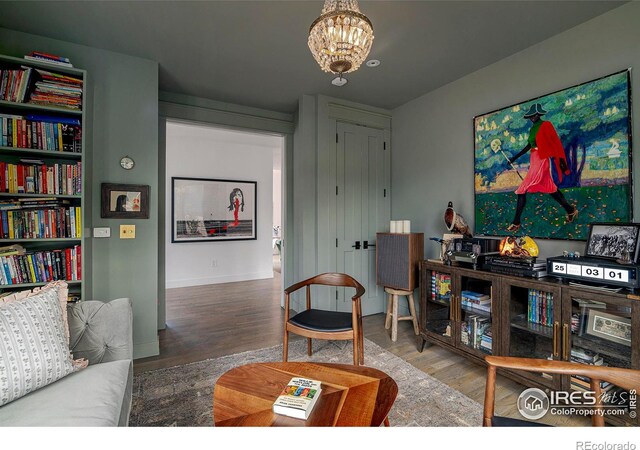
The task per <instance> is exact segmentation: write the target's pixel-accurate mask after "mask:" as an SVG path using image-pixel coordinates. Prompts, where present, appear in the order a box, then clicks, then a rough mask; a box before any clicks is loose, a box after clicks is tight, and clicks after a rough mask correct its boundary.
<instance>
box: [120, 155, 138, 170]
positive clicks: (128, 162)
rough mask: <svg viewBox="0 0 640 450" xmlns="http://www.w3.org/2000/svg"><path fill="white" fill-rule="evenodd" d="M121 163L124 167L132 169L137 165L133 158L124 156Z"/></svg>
mask: <svg viewBox="0 0 640 450" xmlns="http://www.w3.org/2000/svg"><path fill="white" fill-rule="evenodd" d="M120 165H121V166H122V168H123V169H126V170H131V169H133V166H134V165H135V162H134V161H133V159H131V157H129V156H124V157H123V158H122V159H121V160H120Z"/></svg>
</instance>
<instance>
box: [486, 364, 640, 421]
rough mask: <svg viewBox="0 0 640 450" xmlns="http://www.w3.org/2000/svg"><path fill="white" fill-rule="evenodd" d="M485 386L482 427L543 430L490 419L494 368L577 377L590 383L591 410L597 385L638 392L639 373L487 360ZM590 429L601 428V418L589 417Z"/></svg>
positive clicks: (493, 393) (492, 411) (492, 406)
mask: <svg viewBox="0 0 640 450" xmlns="http://www.w3.org/2000/svg"><path fill="white" fill-rule="evenodd" d="M485 361H486V362H487V364H488V367H487V386H486V390H485V394H484V413H483V423H482V425H483V426H485V427H491V426H507V427H520V426H546V425H543V424H540V423H535V422H529V421H526V420H520V419H511V418H508V417H500V416H495V415H494V407H495V393H496V370H497V369H498V368H502V369H509V370H524V371H526V372H538V373H548V374H561V375H577V376H582V377H587V378H589V379H590V380H591V390H592V391H593V392H594V393H595V395H596V398H597V399H598V403H597V404H596V406H594V409H601V408H602V405H601V404H600V401H599V400H600V394H601V390H600V382H601V381H607V382H609V383H611V384H615V385H616V386H619V387H621V388H623V389H626V390H627V391H628V390H631V389H635V390H640V370H632V369H620V368H617V367H604V366H589V365H586V364H578V363H573V362H566V361H550V360H547V359H533V358H514V357H510V356H487V357H485ZM591 422H592V424H593V426H594V427H603V426H604V417H603V416H602V415H600V414H594V415H593V416H592V417H591Z"/></svg>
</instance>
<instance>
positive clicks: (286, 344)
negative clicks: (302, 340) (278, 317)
mask: <svg viewBox="0 0 640 450" xmlns="http://www.w3.org/2000/svg"><path fill="white" fill-rule="evenodd" d="M288 358H289V332H288V331H287V329H286V328H285V329H284V340H283V342H282V362H287V359H288Z"/></svg>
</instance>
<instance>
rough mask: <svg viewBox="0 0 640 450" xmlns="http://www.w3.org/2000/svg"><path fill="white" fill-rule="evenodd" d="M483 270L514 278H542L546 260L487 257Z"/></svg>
mask: <svg viewBox="0 0 640 450" xmlns="http://www.w3.org/2000/svg"><path fill="white" fill-rule="evenodd" d="M483 269H484V270H488V271H490V272H494V273H501V274H503V275H513V276H516V277H530V278H542V277H546V276H547V260H546V259H538V258H534V257H516V256H500V255H496V256H493V255H487V256H486V258H485V262H484V265H483Z"/></svg>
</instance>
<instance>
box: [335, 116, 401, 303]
mask: <svg viewBox="0 0 640 450" xmlns="http://www.w3.org/2000/svg"><path fill="white" fill-rule="evenodd" d="M336 131H337V152H336V153H337V186H336V195H337V214H336V221H337V223H336V225H337V226H336V228H337V233H338V236H337V241H336V244H337V247H338V248H337V261H336V263H337V264H336V269H337V271H338V272H342V273H346V274H349V275H351V276H352V277H354V278H355V279H356V280H358V282H359V283H360V284H362V285H363V286H364V288H365V290H366V293H365V297H364V298H363V299H362V311H363V314H365V315H367V314H374V313H377V312H382V311H383V310H384V292H383V290H382V288H381V287H378V286H376V248H375V243H376V233H377V232H378V231H383V230H384V229H385V226H386V224H388V223H389V218H390V201H389V200H390V193H389V178H390V177H389V167H390V164H389V162H390V156H389V150H388V149H387V145H386V143H385V141H384V131H383V130H379V129H375V128H369V127H364V126H359V125H353V124H348V123H342V122H337V130H336ZM345 292H346V294H345ZM352 295H353V289H348V290H345V289H338V296H337V310H338V311H350V310H351V296H352Z"/></svg>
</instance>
